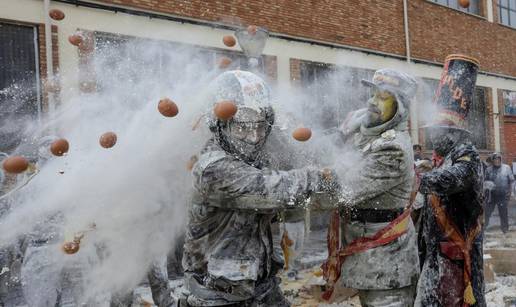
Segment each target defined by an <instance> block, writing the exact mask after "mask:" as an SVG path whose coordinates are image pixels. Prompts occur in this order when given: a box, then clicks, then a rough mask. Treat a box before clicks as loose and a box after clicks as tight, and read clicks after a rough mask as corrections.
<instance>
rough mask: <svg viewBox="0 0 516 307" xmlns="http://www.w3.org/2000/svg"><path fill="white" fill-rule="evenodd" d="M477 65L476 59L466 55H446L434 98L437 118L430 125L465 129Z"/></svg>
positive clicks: (473, 90)
mask: <svg viewBox="0 0 516 307" xmlns="http://www.w3.org/2000/svg"><path fill="white" fill-rule="evenodd" d="M478 66H479V62H478V60H477V59H475V58H472V57H469V56H466V55H462V54H451V55H449V56H447V57H446V59H445V63H444V69H443V72H442V74H441V80H440V82H439V87H438V88H437V91H436V94H435V98H434V103H435V104H437V107H438V114H437V120H436V122H435V123H434V124H433V125H432V126H436V125H437V126H448V127H450V128H458V129H464V130H465V129H466V126H465V119H466V118H467V116H468V113H469V110H470V108H471V104H472V102H473V95H474V93H475V84H476V81H477V74H478Z"/></svg>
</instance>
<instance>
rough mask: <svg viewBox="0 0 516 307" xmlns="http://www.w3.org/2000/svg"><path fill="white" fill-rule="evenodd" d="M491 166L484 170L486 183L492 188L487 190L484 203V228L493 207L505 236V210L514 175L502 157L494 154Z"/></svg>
mask: <svg viewBox="0 0 516 307" xmlns="http://www.w3.org/2000/svg"><path fill="white" fill-rule="evenodd" d="M491 161H492V163H491V165H490V166H488V167H487V169H486V178H485V180H486V182H489V183H491V184H492V185H491V186H492V188H491V189H489V192H490V197H489V201H488V202H487V203H486V209H485V210H486V215H485V228H486V229H487V227H488V226H489V219H490V218H491V214H492V213H493V211H494V209H495V207H498V215H499V216H500V224H501V228H502V232H503V233H504V234H506V233H507V232H508V231H509V216H508V213H507V211H508V210H507V209H508V206H509V200H510V199H511V194H512V185H513V183H514V175H513V173H512V170H511V167H510V166H509V165H507V164H504V163H502V155H501V154H499V153H494V154H493V155H492V158H491Z"/></svg>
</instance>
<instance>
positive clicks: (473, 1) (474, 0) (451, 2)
mask: <svg viewBox="0 0 516 307" xmlns="http://www.w3.org/2000/svg"><path fill="white" fill-rule="evenodd" d="M430 1H432V2H435V3H439V4H442V5H446V6H448V7H451V8H454V9H457V10H459V11H463V12H468V13H471V14H475V15H480V5H479V2H480V0H470V1H469V7H468V8H463V7H462V6H460V5H459V1H458V0H430Z"/></svg>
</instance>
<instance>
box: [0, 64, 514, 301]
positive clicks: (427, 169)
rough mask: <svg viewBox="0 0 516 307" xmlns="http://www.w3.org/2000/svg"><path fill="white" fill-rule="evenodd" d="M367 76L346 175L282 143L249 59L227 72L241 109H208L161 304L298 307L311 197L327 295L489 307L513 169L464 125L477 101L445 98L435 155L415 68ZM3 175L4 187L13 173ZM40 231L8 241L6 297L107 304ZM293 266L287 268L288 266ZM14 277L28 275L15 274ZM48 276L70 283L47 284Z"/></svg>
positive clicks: (158, 296)
mask: <svg viewBox="0 0 516 307" xmlns="http://www.w3.org/2000/svg"><path fill="white" fill-rule="evenodd" d="M459 77H460V76H459ZM363 83H364V85H365V86H368V87H370V88H371V92H372V95H371V98H370V99H369V100H368V101H367V107H366V108H364V109H360V110H357V111H354V112H352V113H351V114H350V115H349V116H348V117H347V119H346V121H345V122H344V124H343V125H342V126H341V127H339V129H338V131H337V132H336V133H335V134H334V135H331V136H330V137H331V138H332V140H333V142H334V144H335V145H336V147H337V148H339V150H340V151H341V152H342V154H343V155H344V154H353V156H359V157H360V158H359V160H358V161H355V162H356V163H355V165H346V172H344V173H343V172H341V171H340V170H341V167H340V166H339V165H324V162H321V161H314V163H313V165H302V164H298V163H295V159H294V158H293V157H294V156H295V153H293V154H292V155H285V154H284V152H283V155H278V154H277V150H278V148H279V147H282V145H283V147H284V145H285V144H286V143H285V142H283V141H282V137H285V135H284V133H282V131H280V130H278V129H277V123H276V117H275V112H274V105H273V99H272V97H271V92H270V89H269V86H268V84H267V83H266V82H265V81H264V80H263V79H261V78H260V77H258V76H257V75H255V74H253V73H250V72H246V71H229V72H225V73H223V74H221V75H220V76H219V77H217V79H216V80H215V81H214V82H213V84H212V87H211V92H210V95H209V97H208V100H209V101H208V103H209V104H212V105H215V104H216V103H217V102H219V101H233V102H234V103H235V104H236V105H237V107H238V112H237V113H236V115H235V116H234V117H233V118H232V119H230V120H224V119H220V118H217V117H216V116H215V114H209V115H208V116H207V125H208V128H209V130H210V132H211V134H212V137H211V138H210V139H209V140H208V141H207V143H206V144H205V146H204V148H203V149H202V150H201V152H200V153H199V155H198V160H197V162H196V163H195V164H194V165H193V169H192V178H193V187H194V189H193V193H192V195H191V202H190V203H189V204H188V222H187V225H186V229H185V235H184V243H183V242H181V244H178V245H179V246H177V247H175V248H174V249H173V251H172V252H171V254H170V255H169V259H174V260H173V261H171V263H172V266H174V265H175V266H178V262H179V258H182V259H181V261H182V266H181V268H180V269H178V271H184V272H181V273H180V274H178V275H181V278H183V285H184V286H183V291H182V292H181V293H180V294H179V295H178V294H177V293H173V291H172V289H170V286H169V284H168V279H169V278H170V276H168V275H167V272H166V271H167V270H166V269H165V268H164V266H165V265H164V264H156V265H153V266H152V267H151V268H149V274H148V278H149V283H150V285H151V289H152V292H153V293H152V294H153V298H154V301H155V303H156V304H157V305H158V306H160V307H166V306H235V307H236V306H290V303H289V301H288V300H287V299H286V298H285V296H284V294H283V293H282V290H281V288H280V278H279V277H278V273H279V272H280V271H281V270H282V269H284V267H285V263H284V260H287V261H288V260H291V261H292V260H293V259H295V256H299V251H300V249H301V248H302V244H303V243H302V242H303V237H304V219H305V216H304V212H305V211H304V209H305V208H307V207H309V208H312V209H313V210H328V211H330V212H331V217H330V220H329V225H328V259H327V261H326V262H325V263H324V264H323V266H322V271H323V276H324V278H325V280H326V282H327V285H326V287H325V292H324V294H323V298H325V299H329V298H330V297H331V296H332V293H333V290H334V289H335V288H336V287H337V286H344V287H348V288H354V289H357V290H358V294H359V297H360V301H361V304H362V306H486V302H485V298H484V280H483V266H482V264H483V262H482V261H483V260H482V257H483V256H482V240H483V230H484V228H485V227H486V226H487V224H488V223H489V217H490V215H491V213H492V212H493V210H494V208H495V207H497V208H498V210H499V213H500V218H501V221H502V231H503V232H504V233H505V232H507V231H508V221H507V206H508V200H509V199H510V196H511V191H512V185H513V182H514V176H513V175H512V171H511V169H510V168H509V167H508V166H507V165H505V164H502V158H501V156H500V155H499V154H494V155H493V156H492V158H491V165H489V166H487V167H486V165H484V163H483V162H482V161H481V159H480V156H479V153H478V151H477V150H476V149H475V147H474V146H473V145H472V144H471V141H470V136H471V133H470V132H469V131H468V130H467V129H466V128H465V127H464V126H463V125H462V121H461V120H463V119H464V117H466V116H467V110H466V111H462V112H463V114H459V115H462V118H460V117H457V118H450V116H449V114H450V108H451V107H454V105H453V103H449V101H447V103H443V104H441V105H439V106H440V108H441V109H440V110H439V111H438V115H437V116H436V120H435V121H434V122H432V123H431V124H430V125H429V126H428V127H426V128H425V129H428V132H429V133H428V135H429V138H430V139H429V144H431V146H432V150H433V154H432V158H431V159H425V158H424V157H423V152H422V147H421V146H419V145H414V146H412V142H411V138H410V135H409V132H408V116H409V107H410V103H411V100H412V99H413V98H414V96H415V94H416V90H417V82H416V80H415V79H414V78H413V77H412V76H410V75H408V74H405V73H401V72H398V71H395V70H391V69H380V70H378V71H376V72H375V74H374V76H373V78H372V80H363ZM443 91H445V90H444V89H443ZM455 111H457V110H455ZM455 119H457V120H455ZM283 147H282V150H284V148H283ZM321 150H325V149H321ZM285 156H286V157H285ZM39 163H41V161H39ZM484 174H485V175H484ZM484 176H485V180H484ZM3 181H4V187H7V186H8V181H9V180H7V179H4V180H3ZM2 206H3V207H5V206H8V204H7V202H3V203H2ZM484 211H485V224H484V220H483V216H484V214H483V213H484ZM278 214H281V215H282V218H283V219H284V220H285V222H284V223H283V226H282V228H281V232H282V235H281V237H282V238H283V239H284V240H282V244H284V245H285V246H286V247H287V248H285V249H284V252H285V251H286V250H289V249H288V247H291V250H292V252H293V258H290V257H283V258H282V257H280V256H279V255H278V254H277V253H276V252H275V248H274V242H273V231H272V223H273V221H274V220H276V219H277V216H278ZM52 218H53V219H59V214H56V215H55V216H53V217H52ZM51 224H52V225H55V224H59V223H51ZM414 224H415V225H416V226H414ZM38 233H39V234H41V233H44V234H45V235H46V236H45V237H30V238H29V237H28V239H27V238H25V241H24V243H22V244H20V245H19V246H15V247H12V248H11V247H9V248H7V249H3V250H2V251H1V254H0V255H1V257H2V258H1V261H2V267H4V268H7V271H4V270H2V272H1V273H0V278H2V279H3V280H2V283H1V285H0V289H1V292H0V302H1V303H0V305H2V304H3V305H4V306H15V305H16V304H15V303H17V302H21V301H22V299H23V298H24V297H25V302H28V303H29V305H30V306H68V305H66V304H72V305H71V306H73V304H76V305H77V306H81V305H91V306H97V305H96V304H98V303H96V302H83V301H81V300H80V289H79V287H74V285H76V284H78V283H79V282H78V281H77V279H80V276H75V275H74V274H73V273H78V272H80V270H76V269H73V268H72V269H70V268H63V267H62V266H60V267H59V268H58V267H57V266H55V265H56V264H53V263H40V262H38V259H52V257H44V258H38V257H37V254H38V253H51V252H54V250H53V249H52V248H51V247H52V246H53V244H54V243H55V242H59V241H60V237H59V231H58V230H56V231H54V230H46V231H43V232H41V231H40V232H38ZM27 243H28V244H27ZM282 247H283V246H282ZM182 249H184V251H183V254H182V257H181V255H179V256H178V255H177V254H178V251H179V250H182ZM170 266H171V265H170V263H169V269H170ZM16 267H18V269H16ZM51 268H52V269H51ZM169 271H170V270H169ZM24 272H27V273H28V274H32V275H31V276H29V275H27V274H24ZM20 274H21V275H20ZM183 274H184V276H183ZM295 275H296V274H295V268H292V267H290V268H289V276H290V277H292V278H295ZM16 276H21V278H22V279H24V280H25V281H24V282H18V283H16V282H13V281H15V280H16V279H15V278H16ZM50 279H56V280H59V282H58V281H56V282H55V283H52V284H59V285H60V286H59V287H57V289H56V287H51V286H50V283H49V280H50ZM45 293H46V294H47V295H45ZM78 293H79V294H78ZM121 297H123V296H120V295H118V296H117V295H113V296H112V297H111V299H110V304H111V306H128V305H129V304H130V302H128V300H124V299H121ZM68 298H70V300H71V301H72V303H68V302H67V301H66V299H68ZM129 301H130V300H129Z"/></svg>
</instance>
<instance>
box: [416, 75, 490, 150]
mask: <svg viewBox="0 0 516 307" xmlns="http://www.w3.org/2000/svg"><path fill="white" fill-rule="evenodd" d="M424 83H425V87H427V88H428V91H432V93H435V91H436V90H437V87H438V86H439V81H438V80H432V79H424ZM421 103H423V104H424V103H430V102H429V101H421ZM487 104H488V100H487V89H486V88H485V87H480V86H477V87H475V92H474V94H473V102H472V104H471V108H470V109H469V114H468V117H467V118H466V128H467V129H468V130H469V131H471V134H472V142H473V144H474V145H475V146H476V147H477V149H487V133H488V131H487ZM423 111H424V110H423ZM419 118H424V116H422V115H420V116H419ZM423 124H425V123H423ZM425 147H426V148H432V146H431V144H430V143H429V137H428V135H427V131H425Z"/></svg>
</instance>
